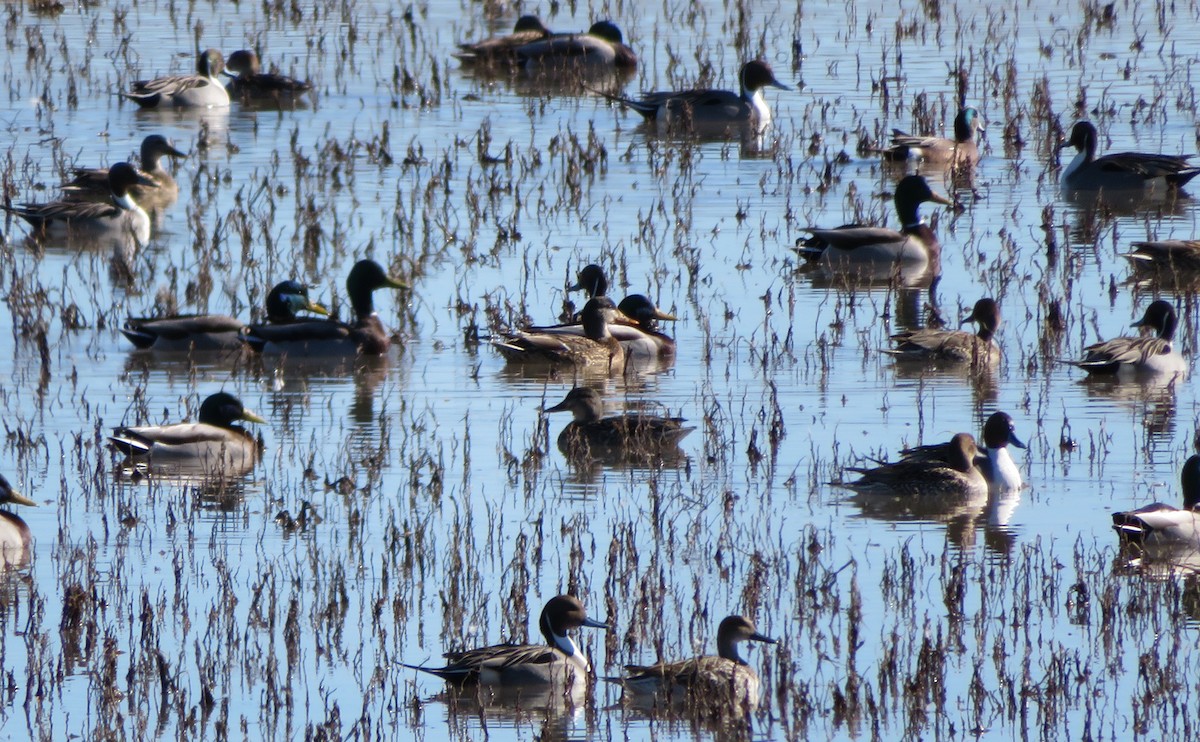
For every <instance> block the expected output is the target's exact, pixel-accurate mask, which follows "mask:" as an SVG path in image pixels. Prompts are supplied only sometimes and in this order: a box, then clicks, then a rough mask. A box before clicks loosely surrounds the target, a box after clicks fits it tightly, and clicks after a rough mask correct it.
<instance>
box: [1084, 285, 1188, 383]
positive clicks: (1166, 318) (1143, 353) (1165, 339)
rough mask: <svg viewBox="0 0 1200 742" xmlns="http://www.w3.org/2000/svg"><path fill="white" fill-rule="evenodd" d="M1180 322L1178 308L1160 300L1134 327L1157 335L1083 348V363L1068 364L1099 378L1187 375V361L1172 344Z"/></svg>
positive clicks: (1114, 339) (1113, 340)
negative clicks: (1109, 376) (1106, 376)
mask: <svg viewBox="0 0 1200 742" xmlns="http://www.w3.org/2000/svg"><path fill="white" fill-rule="evenodd" d="M1177 322H1178V319H1177V318H1176V315H1175V307H1174V306H1172V305H1171V303H1170V302H1168V301H1164V300H1162V299H1159V300H1157V301H1154V302H1152V303H1151V304H1150V306H1148V307H1146V312H1145V314H1143V315H1142V318H1141V319H1140V320H1138V321H1137V322H1134V323H1133V324H1132V325H1131V327H1140V328H1148V329H1151V330H1153V331H1154V335H1143V336H1141V337H1118V338H1113V339H1112V340H1105V341H1103V342H1100V343H1094V344H1092V345H1089V346H1087V347H1086V348H1084V349H1083V352H1084V357H1083V359H1082V360H1078V361H1065V363H1067V364H1069V365H1072V366H1077V367H1078V368H1081V369H1083V370H1084V371H1086V372H1088V373H1089V374H1093V375H1098V376H1103V375H1113V374H1115V375H1117V376H1132V375H1163V376H1175V377H1183V376H1186V375H1187V373H1188V362H1187V359H1186V358H1184V357H1183V355H1182V354H1180V352H1179V351H1178V350H1176V349H1175V346H1174V344H1173V343H1172V340H1174V338H1175V326H1176V324H1177Z"/></svg>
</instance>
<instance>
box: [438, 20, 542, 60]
mask: <svg viewBox="0 0 1200 742" xmlns="http://www.w3.org/2000/svg"><path fill="white" fill-rule="evenodd" d="M552 35H553V34H552V33H551V31H550V29H548V28H546V24H544V23H542V20H541V19H540V18H538V17H537V16H536V15H523V16H521V17H520V18H518V19H517V23H516V25H514V26H513V32H512V33H510V34H505V35H503V36H493V37H491V38H489V39H484V40H483V41H474V42H467V43H462V44H459V45H458V49H459V51H458V53H457V54H455V55H454V56H455V58H456V59H458V60H459V61H461V62H462V63H463V64H468V65H496V66H510V65H515V64H516V63H517V61H518V57H517V49H519V48H520V47H522V46H525V45H526V44H532V43H533V42H535V41H541V40H543V39H546V38H549V37H550V36H552Z"/></svg>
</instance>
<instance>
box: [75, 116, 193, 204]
mask: <svg viewBox="0 0 1200 742" xmlns="http://www.w3.org/2000/svg"><path fill="white" fill-rule="evenodd" d="M141 152H142V153H141V168H140V169H139V170H138V173H139V174H140V175H141V176H142V177H144V178H146V179H148V180H150V181H152V182H153V185H142V184H141V183H135V184H133V186H132V187H130V189H129V193H130V195H131V196H132V197H133V199H134V200H135V201H136V202H137V203H138V205H139V206H141V207H142V208H143V209H146V210H147V211H161V210H163V209H165V208H167V207H168V206H170V205H171V204H173V203H175V200H176V199H177V198H179V184H177V183H176V182H175V177H174V176H173V175H171V171H170V170H168V169H167V168H165V167H163V165H162V158H164V157H175V158H180V157H187V153H186V152H180V151H179V150H177V149H175V146H174V145H173V144H171V141H170V140H169V139H167V138H166V137H164V136H162V135H161V134H151V135H150V136H148V137H146V138H145V139H143V140H142V151H141ZM71 174H72V176H73V177H72V179H71V180H70V181H69V182H67V183H63V184H62V186H61V187H62V190H63V192H64V193H65V194H66V197H67V200H78V201H96V202H99V203H105V204H107V203H110V202H111V199H112V189H111V188H110V187H109V184H108V168H106V167H97V168H82V167H77V168H74V169H73V170H72V171H71Z"/></svg>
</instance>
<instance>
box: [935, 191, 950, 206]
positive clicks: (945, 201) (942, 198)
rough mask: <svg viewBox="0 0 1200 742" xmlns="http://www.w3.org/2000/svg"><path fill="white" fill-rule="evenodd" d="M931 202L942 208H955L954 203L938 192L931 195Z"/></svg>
mask: <svg viewBox="0 0 1200 742" xmlns="http://www.w3.org/2000/svg"><path fill="white" fill-rule="evenodd" d="M929 200H930V201H932V202H934V203H935V204H941V205H942V206H953V205H954V201H952V200H950V199H949V198H947V197H946V196H943V195H942V194H940V193H938V192H937V191H933V192H932V193H930V194H929Z"/></svg>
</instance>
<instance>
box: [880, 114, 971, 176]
mask: <svg viewBox="0 0 1200 742" xmlns="http://www.w3.org/2000/svg"><path fill="white" fill-rule="evenodd" d="M980 131H986V126H985V125H984V121H983V117H982V116H980V115H979V111H977V110H975V109H974V108H964V109H962V110H961V111H959V113H958V115H957V116H955V117H954V138H953V139H947V138H945V137H920V136H913V135H912V134H907V133H905V132H903V131H900V130H899V129H892V145H891V146H890V147H888V148H887V149H885V150H883V152H882V154H883V158H884V159H885V160H892V161H895V162H905V161H907V160H920V161H922V162H925V163H928V164H930V165H950V166H952V167H974V166H975V165H977V164H979V145H978V144H977V143H976V141H975V138H976V132H980Z"/></svg>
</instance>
